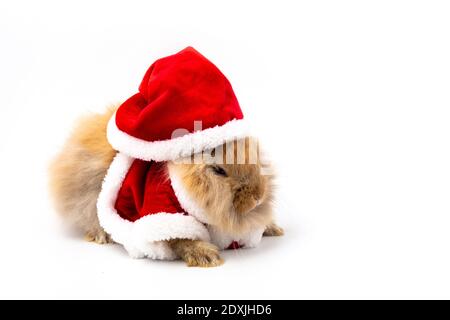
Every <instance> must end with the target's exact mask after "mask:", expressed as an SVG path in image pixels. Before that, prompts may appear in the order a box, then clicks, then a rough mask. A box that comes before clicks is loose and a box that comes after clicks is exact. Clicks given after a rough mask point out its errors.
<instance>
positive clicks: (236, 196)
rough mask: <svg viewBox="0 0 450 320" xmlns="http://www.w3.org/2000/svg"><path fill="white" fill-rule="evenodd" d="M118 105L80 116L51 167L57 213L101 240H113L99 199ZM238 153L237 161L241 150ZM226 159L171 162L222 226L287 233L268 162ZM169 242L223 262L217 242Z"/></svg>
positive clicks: (193, 260) (197, 261) (208, 262)
mask: <svg viewBox="0 0 450 320" xmlns="http://www.w3.org/2000/svg"><path fill="white" fill-rule="evenodd" d="M116 110H117V106H112V107H109V108H108V109H107V110H106V111H105V112H104V113H103V114H94V115H89V116H86V117H84V118H82V119H80V121H79V122H78V123H77V125H76V126H75V129H74V130H73V132H72V134H71V135H70V137H69V138H68V140H67V141H66V143H65V145H64V147H63V148H62V150H61V152H60V153H59V154H58V155H57V156H56V157H55V159H54V160H53V161H52V163H51V165H50V168H49V187H50V192H51V195H52V198H53V201H54V204H55V208H56V210H57V212H59V213H60V215H61V216H62V217H63V220H65V221H67V222H68V223H69V224H70V225H72V226H74V227H76V228H77V229H79V230H81V231H82V232H83V233H84V235H85V239H86V240H88V241H92V242H96V243H98V244H105V243H112V242H113V241H112V239H111V237H110V235H108V234H107V233H106V232H105V231H104V230H103V229H102V227H101V226H100V223H99V220H98V217H97V207H96V203H97V198H98V196H99V194H100V191H101V188H102V183H103V179H104V177H105V175H106V173H107V171H108V168H109V166H110V164H111V162H112V161H113V159H114V157H115V156H116V151H115V150H114V149H113V148H112V147H111V145H110V144H109V142H108V140H107V136H106V131H107V125H108V122H109V120H110V118H111V117H112V116H113V114H114V113H115V111H116ZM244 140H245V141H244V142H245V151H246V153H247V154H248V152H249V151H248V146H249V143H252V142H255V139H254V138H251V137H247V138H245V139H244ZM223 148H224V149H226V145H224V146H223ZM234 156H235V160H236V157H237V156H238V155H237V153H236V151H235V152H234ZM224 160H225V158H224ZM224 162H225V163H223V164H215V163H212V164H211V163H206V162H204V161H203V162H200V163H197V162H195V163H186V161H169V162H167V164H166V166H167V170H168V171H170V174H171V175H172V176H173V175H174V176H176V177H178V179H179V180H180V181H181V182H182V183H183V185H184V186H185V188H186V190H187V192H188V193H189V195H190V197H191V198H192V199H194V201H195V202H196V204H197V206H199V207H200V208H202V209H203V211H204V212H205V214H206V215H207V216H208V221H209V224H211V225H212V226H213V227H214V228H216V229H217V230H220V231H223V232H227V233H229V234H236V235H239V234H243V233H245V232H247V231H249V230H251V229H252V228H255V227H259V228H261V227H262V228H263V229H264V230H265V231H264V236H281V235H283V233H284V232H283V229H282V228H280V227H279V226H278V225H277V224H276V223H275V222H274V218H273V215H272V201H273V191H274V190H273V188H274V186H273V176H271V175H263V174H261V169H262V167H263V166H265V165H263V164H262V163H261V162H260V161H257V163H256V164H235V163H236V161H234V162H233V163H232V164H227V163H226V161H224ZM167 241H168V245H169V246H170V248H171V249H172V250H173V252H174V253H175V254H176V255H177V256H178V257H179V258H180V259H182V260H184V261H185V262H186V264H187V265H188V266H198V267H214V266H218V265H221V264H222V263H223V260H222V258H221V257H220V254H219V249H218V247H217V246H216V245H214V244H212V243H209V242H206V241H201V240H189V239H171V240H167Z"/></svg>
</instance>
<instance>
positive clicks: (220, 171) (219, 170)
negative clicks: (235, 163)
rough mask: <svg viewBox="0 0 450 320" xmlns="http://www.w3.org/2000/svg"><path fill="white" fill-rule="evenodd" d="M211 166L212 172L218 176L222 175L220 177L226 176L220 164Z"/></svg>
mask: <svg viewBox="0 0 450 320" xmlns="http://www.w3.org/2000/svg"><path fill="white" fill-rule="evenodd" d="M211 168H212V170H213V171H214V173H215V174H217V175H218V176H222V177H227V176H228V175H227V172H226V171H225V169H224V168H222V167H220V166H212V167H211Z"/></svg>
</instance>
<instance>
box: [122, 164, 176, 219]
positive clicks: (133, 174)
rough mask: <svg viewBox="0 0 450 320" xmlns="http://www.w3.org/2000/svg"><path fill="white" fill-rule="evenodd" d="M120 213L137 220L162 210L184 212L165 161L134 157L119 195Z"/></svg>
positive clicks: (126, 217)
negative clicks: (135, 158) (143, 159)
mask: <svg viewBox="0 0 450 320" xmlns="http://www.w3.org/2000/svg"><path fill="white" fill-rule="evenodd" d="M115 209H116V210H117V213H118V214H119V215H120V216H121V217H122V218H124V219H126V220H129V221H136V220H138V219H139V218H142V217H143V216H146V215H149V214H155V213H159V212H166V213H184V211H183V209H182V208H181V206H180V204H179V202H178V200H177V197H176V196H175V193H174V191H173V189H172V186H171V183H170V179H169V177H168V175H167V172H166V163H165V162H154V161H142V160H134V162H133V164H132V165H131V167H130V170H129V171H128V173H127V175H126V177H125V179H124V181H123V183H122V187H121V189H120V190H119V193H118V195H117V200H116V204H115Z"/></svg>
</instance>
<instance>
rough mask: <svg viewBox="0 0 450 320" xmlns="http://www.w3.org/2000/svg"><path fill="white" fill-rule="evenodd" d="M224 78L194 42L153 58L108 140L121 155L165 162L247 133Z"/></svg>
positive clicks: (121, 109) (112, 125)
mask: <svg viewBox="0 0 450 320" xmlns="http://www.w3.org/2000/svg"><path fill="white" fill-rule="evenodd" d="M243 117H244V116H243V114H242V111H241V108H240V106H239V103H238V100H237V99H236V96H235V94H234V92H233V88H232V87H231V84H230V82H229V81H228V79H227V78H226V77H225V76H224V75H223V74H222V72H220V70H219V69H218V68H217V67H216V66H215V65H214V64H213V63H212V62H210V61H209V60H208V59H206V58H205V57H204V56H203V55H201V54H200V53H199V52H197V51H196V50H195V49H194V48H192V47H187V48H186V49H184V50H182V51H180V52H178V53H177V54H174V55H171V56H168V57H165V58H162V59H159V60H157V61H156V62H154V63H153V64H152V65H151V66H150V68H149V69H148V71H147V72H146V74H145V76H144V79H143V80H142V82H141V85H140V86H139V92H138V93H136V94H135V95H133V96H132V97H131V98H129V99H128V100H127V101H125V102H124V103H123V104H122V105H121V106H120V107H119V109H118V110H117V112H116V114H115V116H114V117H113V118H112V120H111V121H110V123H109V126H108V140H109V142H110V143H111V145H112V146H113V147H114V148H115V149H116V150H118V151H120V152H123V153H124V154H126V155H128V156H130V157H133V158H137V159H141V160H147V161H149V160H155V161H166V160H175V159H177V158H180V157H185V156H188V155H191V154H192V153H197V152H200V151H202V150H205V149H210V148H215V147H217V146H219V145H221V144H223V143H225V142H228V141H231V140H234V139H236V138H242V137H244V136H246V135H247V133H248V132H247V128H248V127H247V126H246V125H245V123H244V121H243Z"/></svg>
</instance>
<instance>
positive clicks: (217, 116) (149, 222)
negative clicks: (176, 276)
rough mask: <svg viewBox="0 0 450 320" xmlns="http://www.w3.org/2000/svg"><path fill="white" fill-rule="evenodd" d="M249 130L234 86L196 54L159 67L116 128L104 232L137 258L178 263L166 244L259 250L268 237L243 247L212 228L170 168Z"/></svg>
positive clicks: (243, 240)
mask: <svg viewBox="0 0 450 320" xmlns="http://www.w3.org/2000/svg"><path fill="white" fill-rule="evenodd" d="M199 124H200V127H199ZM247 128H248V127H247V125H246V124H245V122H244V120H243V114H242V111H241V108H240V106H239V103H238V101H237V99H236V96H235V94H234V92H233V89H232V87H231V84H230V83H229V81H228V80H227V78H226V77H225V76H224V75H223V74H222V72H220V70H219V69H218V68H217V67H216V66H215V65H214V64H213V63H211V62H210V61H209V60H208V59H206V58H205V57H204V56H202V55H201V54H200V53H199V52H197V51H196V50H195V49H194V48H192V47H188V48H186V49H184V50H182V51H180V52H178V53H177V54H174V55H171V56H168V57H165V58H162V59H159V60H157V61H156V62H154V63H153V64H152V65H151V66H150V68H149V69H148V71H147V72H146V74H145V76H144V78H143V80H142V82H141V85H140V86H139V91H138V93H136V94H135V95H133V96H132V97H130V98H129V99H128V100H127V101H125V102H124V103H123V104H122V105H121V106H120V107H119V108H118V110H117V112H116V114H115V115H114V116H113V117H112V118H111V120H110V122H109V125H108V130H107V137H108V141H109V142H110V144H111V145H112V147H113V148H114V149H115V150H117V151H118V153H117V156H116V157H115V159H114V160H113V162H112V163H111V166H110V168H109V170H108V173H107V175H106V177H105V180H104V183H103V186H102V191H101V192H100V195H99V198H98V202H97V209H98V218H99V222H100V224H101V226H102V227H103V228H104V230H105V231H106V232H107V233H108V234H110V235H111V237H112V239H113V240H114V241H115V242H117V243H120V244H122V245H123V246H124V247H125V248H126V250H127V251H128V252H129V254H130V255H131V256H132V257H136V258H143V257H149V258H153V259H175V258H176V256H175V254H174V253H173V252H172V250H171V249H170V247H169V246H168V244H167V241H165V240H169V239H175V238H182V239H192V240H204V241H211V242H212V243H214V244H216V245H217V246H218V247H219V248H220V249H225V248H229V247H233V248H236V247H253V246H255V245H256V244H257V243H258V242H259V241H260V240H261V236H262V233H263V231H264V230H254V232H252V233H251V234H247V235H245V236H243V237H239V238H237V239H236V238H235V237H233V236H230V235H227V234H224V233H222V232H220V231H219V230H217V229H216V228H214V227H213V226H211V225H209V224H208V219H207V217H206V215H205V214H204V212H203V210H202V209H201V208H199V207H198V206H197V205H196V203H195V201H193V200H192V199H191V198H190V196H189V194H188V193H187V192H186V190H185V189H184V186H183V184H182V183H181V181H179V180H178V178H177V177H176V176H174V175H172V174H170V172H168V170H167V166H166V162H167V161H170V160H176V159H179V158H182V157H186V156H190V155H191V154H193V153H197V152H201V151H203V150H207V149H211V148H215V147H217V146H220V145H221V144H223V143H226V142H229V141H232V140H235V139H239V138H243V137H245V136H247V134H248V132H247V131H248V130H247Z"/></svg>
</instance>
